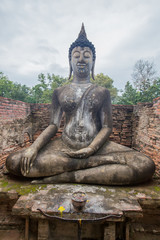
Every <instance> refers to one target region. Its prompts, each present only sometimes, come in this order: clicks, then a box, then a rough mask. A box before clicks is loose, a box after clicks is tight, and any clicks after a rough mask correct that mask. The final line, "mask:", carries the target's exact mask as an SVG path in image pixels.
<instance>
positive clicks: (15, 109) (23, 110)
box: [0, 97, 30, 122]
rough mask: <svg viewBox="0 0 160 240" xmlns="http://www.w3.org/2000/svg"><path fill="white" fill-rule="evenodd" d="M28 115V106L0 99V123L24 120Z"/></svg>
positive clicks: (16, 101)
mask: <svg viewBox="0 0 160 240" xmlns="http://www.w3.org/2000/svg"><path fill="white" fill-rule="evenodd" d="M29 114H30V104H29V103H24V102H21V101H18V100H13V99H9V98H4V97H0V122H3V121H5V122H9V121H13V120H17V119H25V118H26V117H27V116H28V115H29Z"/></svg>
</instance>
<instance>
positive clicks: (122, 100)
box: [117, 82, 137, 105]
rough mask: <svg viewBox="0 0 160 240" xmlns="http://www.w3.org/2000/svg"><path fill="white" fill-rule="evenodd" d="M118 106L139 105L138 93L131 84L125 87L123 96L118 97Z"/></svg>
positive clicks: (128, 83)
mask: <svg viewBox="0 0 160 240" xmlns="http://www.w3.org/2000/svg"><path fill="white" fill-rule="evenodd" d="M117 103H118V104H124V105H133V104H136V103H137V91H136V89H135V88H133V86H132V84H131V83H130V82H127V83H126V85H125V89H124V92H123V94H122V96H120V97H118V100H117Z"/></svg>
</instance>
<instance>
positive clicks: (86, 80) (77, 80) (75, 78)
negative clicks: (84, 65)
mask: <svg viewBox="0 0 160 240" xmlns="http://www.w3.org/2000/svg"><path fill="white" fill-rule="evenodd" d="M72 82H73V83H77V84H85V83H90V82H91V80H90V76H88V77H85V78H82V77H78V76H73V81H72Z"/></svg>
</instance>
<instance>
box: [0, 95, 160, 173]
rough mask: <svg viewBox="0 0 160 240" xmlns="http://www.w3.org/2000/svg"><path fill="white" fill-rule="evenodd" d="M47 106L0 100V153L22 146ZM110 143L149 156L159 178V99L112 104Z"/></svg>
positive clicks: (43, 119) (43, 123)
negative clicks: (154, 164)
mask: <svg viewBox="0 0 160 240" xmlns="http://www.w3.org/2000/svg"><path fill="white" fill-rule="evenodd" d="M50 108H51V105H50V104H28V103H24V102H21V101H17V100H12V99H8V98H2V97H0V124H1V128H0V142H2V144H1V145H0V153H1V154H6V153H9V152H11V151H14V150H15V149H17V148H18V147H19V146H20V147H24V146H25V145H26V144H28V141H29V140H30V141H31V142H32V141H33V140H34V139H35V138H36V137H37V136H38V135H39V134H40V133H41V131H42V130H44V129H45V128H46V127H47V126H48V124H49V121H50ZM112 110H113V133H112V135H111V136H110V140H112V141H114V142H117V143H120V144H122V145H125V146H128V147H133V148H134V149H136V150H138V151H141V152H144V153H145V154H146V155H148V156H151V157H152V159H153V160H154V161H155V163H156V166H157V175H158V176H160V153H159V152H160V97H159V98H157V99H154V101H153V103H143V104H142V103H141V104H138V105H136V106H131V105H113V106H112Z"/></svg>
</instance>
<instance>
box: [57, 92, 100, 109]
mask: <svg viewBox="0 0 160 240" xmlns="http://www.w3.org/2000/svg"><path fill="white" fill-rule="evenodd" d="M59 103H60V105H61V107H62V109H63V111H65V112H72V111H75V110H80V109H81V110H82V111H84V109H85V111H97V110H98V109H99V108H100V106H101V97H100V95H99V94H98V91H96V90H95V89H92V90H90V89H88V88H80V87H76V88H74V87H68V88H67V89H65V90H64V91H63V92H62V93H61V94H60V96H59Z"/></svg>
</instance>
